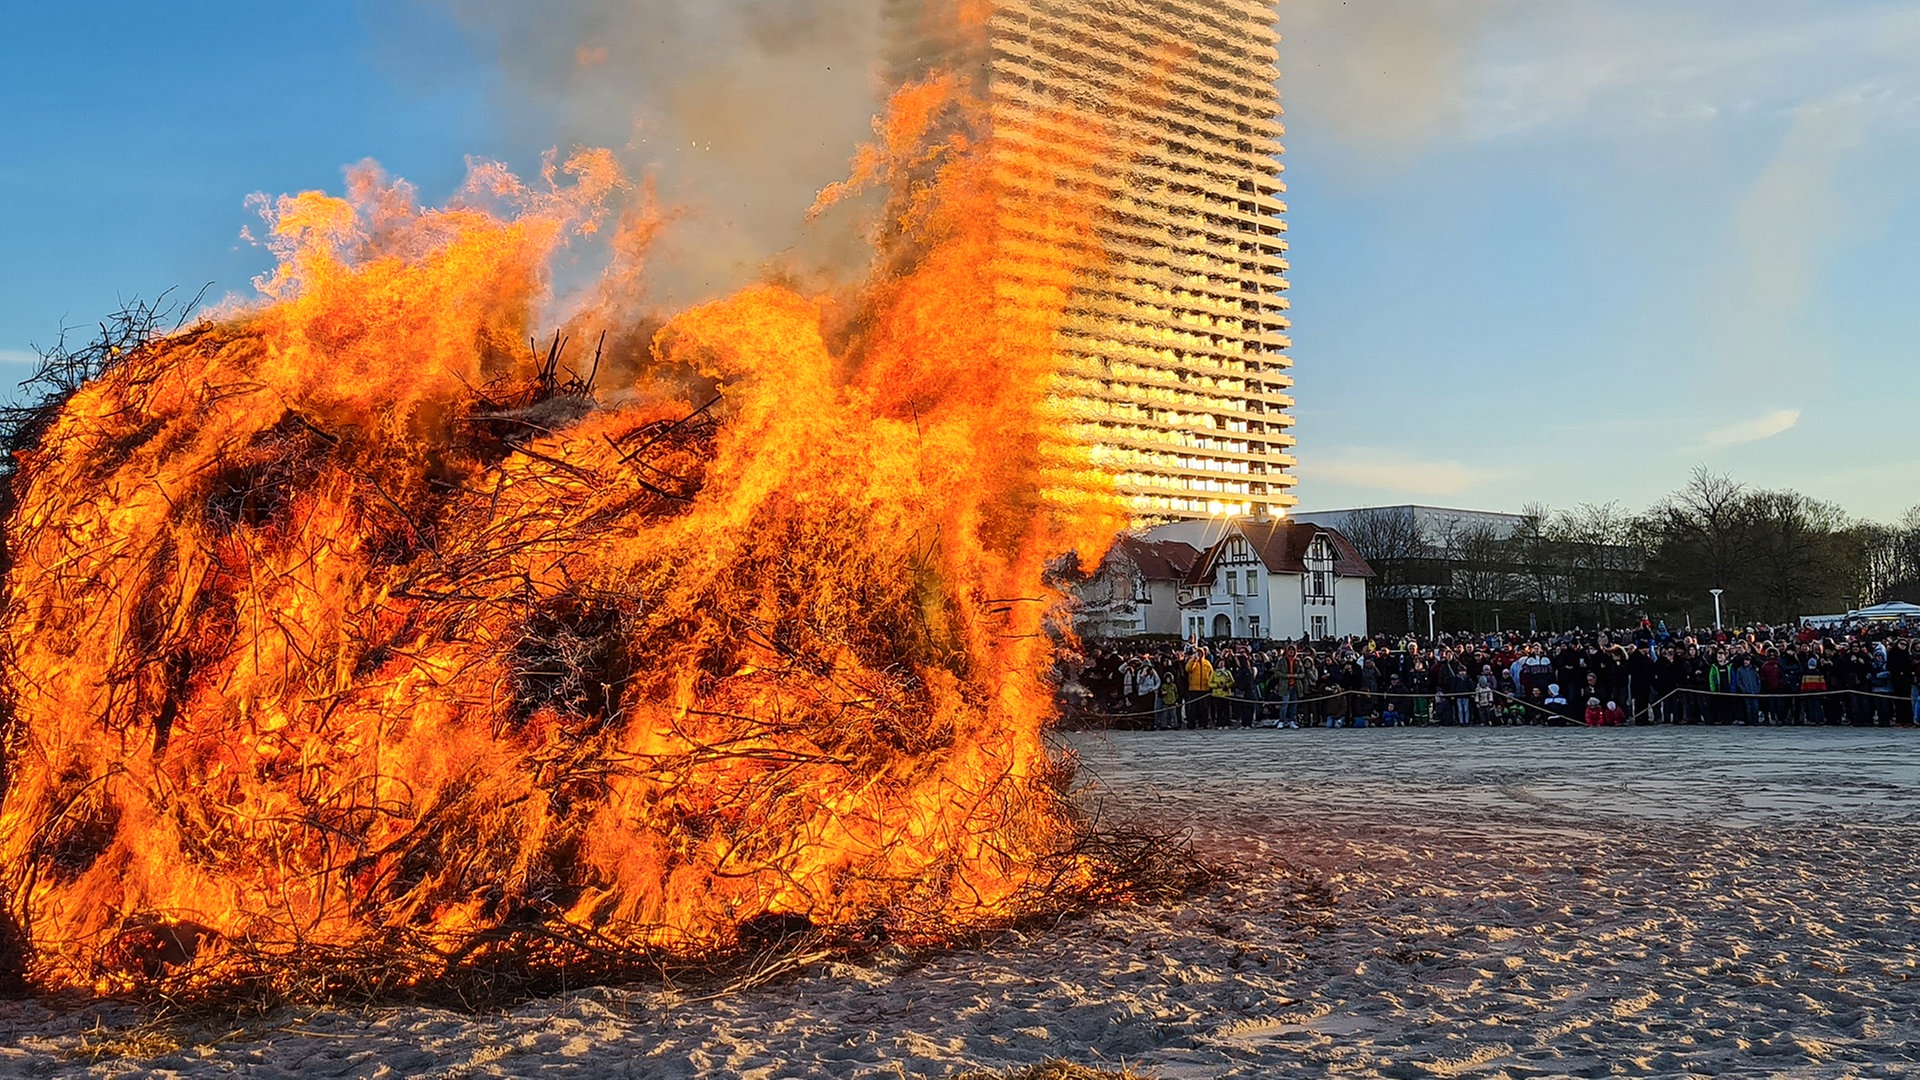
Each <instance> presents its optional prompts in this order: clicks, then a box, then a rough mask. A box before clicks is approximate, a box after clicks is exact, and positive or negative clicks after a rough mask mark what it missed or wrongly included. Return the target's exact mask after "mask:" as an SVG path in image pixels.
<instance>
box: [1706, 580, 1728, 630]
mask: <svg viewBox="0 0 1920 1080" xmlns="http://www.w3.org/2000/svg"><path fill="white" fill-rule="evenodd" d="M1707 591H1708V592H1710V593H1712V594H1713V628H1714V629H1715V630H1718V629H1720V594H1721V593H1723V592H1726V591H1727V590H1725V589H1708V590H1707Z"/></svg>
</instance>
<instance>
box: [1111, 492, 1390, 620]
mask: <svg viewBox="0 0 1920 1080" xmlns="http://www.w3.org/2000/svg"><path fill="white" fill-rule="evenodd" d="M1196 528H1198V529H1200V530H1203V531H1201V532H1197V533H1196V532H1195V529H1196ZM1205 530H1210V531H1211V533H1212V537H1208V536H1207V535H1206V532H1205ZM1146 536H1147V537H1148V538H1150V539H1186V542H1188V543H1191V542H1192V539H1187V538H1188V537H1192V538H1197V539H1200V540H1203V541H1204V540H1207V539H1212V543H1211V544H1209V545H1207V547H1206V549H1205V551H1204V552H1203V553H1202V555H1201V557H1200V559H1199V561H1198V562H1197V563H1196V564H1195V565H1194V567H1193V570H1192V571H1191V572H1190V573H1188V575H1187V577H1186V582H1185V587H1184V588H1183V589H1182V601H1181V604H1180V626H1179V633H1180V634H1182V635H1183V636H1186V637H1242V638H1299V637H1307V638H1312V639H1315V640H1319V639H1322V638H1331V637H1348V636H1355V637H1365V636H1366V635H1367V581H1368V579H1370V578H1372V577H1373V568H1372V567H1370V566H1368V565H1367V561H1366V560H1365V559H1363V558H1361V557H1360V553H1359V552H1358V551H1355V550H1354V548H1353V545H1352V544H1351V543H1349V542H1348V541H1347V538H1346V537H1344V536H1342V535H1340V533H1338V532H1337V531H1335V530H1333V529H1331V528H1328V527H1326V526H1323V525H1313V524H1308V523H1306V522H1294V521H1284V520H1279V519H1274V518H1235V519H1232V520H1230V521H1225V522H1221V521H1214V522H1178V523H1175V524H1173V525H1167V526H1161V527H1160V528H1158V529H1154V530H1150V531H1149V532H1148V533H1147V534H1146Z"/></svg>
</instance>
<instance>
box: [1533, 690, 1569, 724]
mask: <svg viewBox="0 0 1920 1080" xmlns="http://www.w3.org/2000/svg"><path fill="white" fill-rule="evenodd" d="M1540 704H1542V705H1544V706H1546V707H1547V711H1548V712H1551V713H1552V714H1553V715H1554V720H1553V724H1554V726H1556V727H1558V726H1560V725H1562V724H1569V723H1572V722H1573V707H1572V706H1571V705H1569V704H1567V697H1566V695H1565V694H1562V693H1561V692H1560V684H1559V683H1548V684H1547V696H1546V698H1545V700H1543V701H1541V703H1540Z"/></svg>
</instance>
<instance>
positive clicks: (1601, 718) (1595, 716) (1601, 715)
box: [1587, 697, 1607, 727]
mask: <svg viewBox="0 0 1920 1080" xmlns="http://www.w3.org/2000/svg"><path fill="white" fill-rule="evenodd" d="M1587 726H1588V727H1606V726H1607V710H1605V709H1603V708H1601V707H1600V699H1599V698H1597V697H1590V698H1588V699H1587Z"/></svg>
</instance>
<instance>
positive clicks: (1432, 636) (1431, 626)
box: [1427, 599, 1437, 641]
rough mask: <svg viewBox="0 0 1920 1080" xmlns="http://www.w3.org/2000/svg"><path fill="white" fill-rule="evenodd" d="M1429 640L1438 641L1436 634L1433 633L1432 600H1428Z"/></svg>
mask: <svg viewBox="0 0 1920 1080" xmlns="http://www.w3.org/2000/svg"><path fill="white" fill-rule="evenodd" d="M1427 640H1428V641H1434V640H1437V638H1436V637H1435V636H1434V633H1433V600H1432V599H1428V601H1427Z"/></svg>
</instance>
